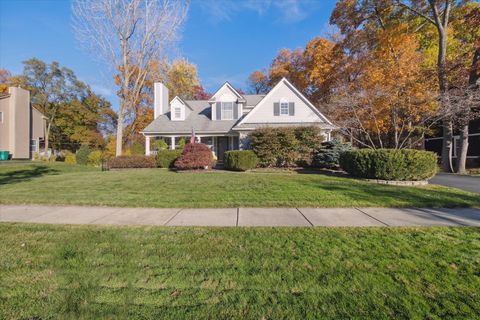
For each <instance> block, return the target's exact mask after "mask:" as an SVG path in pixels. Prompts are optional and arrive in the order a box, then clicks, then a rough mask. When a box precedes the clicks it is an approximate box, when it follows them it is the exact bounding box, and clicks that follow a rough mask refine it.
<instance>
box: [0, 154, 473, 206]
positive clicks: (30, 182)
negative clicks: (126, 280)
mask: <svg viewBox="0 0 480 320" xmlns="http://www.w3.org/2000/svg"><path fill="white" fill-rule="evenodd" d="M1 203H3V204H16V203H26V204H34V203H38V204H75V205H105V206H122V207H173V208H188V207H197V208H201V207H452V206H475V207H478V206H480V196H478V194H474V193H469V192H465V191H461V190H458V189H451V188H446V187H440V186H434V185H429V186H425V187H416V188H414V187H395V186H385V185H376V184H372V183H368V182H363V181H359V180H355V179H349V178H341V177H333V176H327V175H323V174H317V173H313V174H312V173H305V174H303V173H295V172H294V173H288V172H270V173H266V172H247V173H236V172H208V173H176V172H171V171H167V170H164V169H138V170H134V169H133V170H123V171H109V172H101V171H100V170H99V169H97V168H92V167H85V166H71V165H66V164H63V163H55V164H2V165H0V204H1Z"/></svg>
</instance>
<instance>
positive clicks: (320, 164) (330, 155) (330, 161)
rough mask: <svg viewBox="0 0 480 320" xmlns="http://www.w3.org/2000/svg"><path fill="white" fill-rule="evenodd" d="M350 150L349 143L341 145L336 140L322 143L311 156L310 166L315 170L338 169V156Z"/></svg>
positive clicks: (341, 143)
mask: <svg viewBox="0 0 480 320" xmlns="http://www.w3.org/2000/svg"><path fill="white" fill-rule="evenodd" d="M350 150H352V145H351V144H350V143H343V142H341V141H340V140H338V139H334V140H332V141H326V142H323V143H322V145H321V147H320V149H319V150H317V151H316V152H315V155H314V156H313V161H312V166H313V167H315V168H326V169H338V168H339V167H340V154H341V153H343V152H345V151H350Z"/></svg>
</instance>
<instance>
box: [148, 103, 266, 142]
mask: <svg viewBox="0 0 480 320" xmlns="http://www.w3.org/2000/svg"><path fill="white" fill-rule="evenodd" d="M243 97H244V98H245V100H246V105H248V106H256V105H257V104H258V103H259V102H260V101H261V100H262V99H263V97H265V95H264V94H246V95H244V96H243ZM184 102H185V104H187V105H188V107H190V109H191V110H192V111H191V112H190V114H189V115H188V116H187V118H186V119H185V120H183V121H171V120H170V112H167V113H165V114H162V115H161V116H159V117H157V119H155V120H153V121H152V122H151V123H150V124H149V125H148V126H147V127H146V128H145V129H144V130H143V132H145V133H164V134H180V133H186V134H190V133H191V132H192V129H194V130H195V132H196V133H216V132H218V133H227V132H229V131H230V130H231V129H232V127H233V126H234V125H235V123H237V122H238V121H239V120H215V121H212V120H211V119H212V116H211V113H212V112H211V108H210V104H209V103H208V100H184Z"/></svg>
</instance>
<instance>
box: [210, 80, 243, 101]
mask: <svg viewBox="0 0 480 320" xmlns="http://www.w3.org/2000/svg"><path fill="white" fill-rule="evenodd" d="M237 100H243V97H242V95H241V94H240V93H238V92H237V90H235V88H233V87H232V86H231V85H230V83H228V82H225V83H224V84H223V86H222V87H221V88H220V89H218V91H217V92H215V94H214V95H213V96H212V98H211V99H210V101H237Z"/></svg>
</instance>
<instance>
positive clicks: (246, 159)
mask: <svg viewBox="0 0 480 320" xmlns="http://www.w3.org/2000/svg"><path fill="white" fill-rule="evenodd" d="M224 161H225V162H224V165H225V169H228V170H234V171H246V170H250V169H254V168H256V167H257V165H258V157H257V155H256V154H255V152H253V151H251V150H233V151H227V152H225V160H224Z"/></svg>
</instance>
